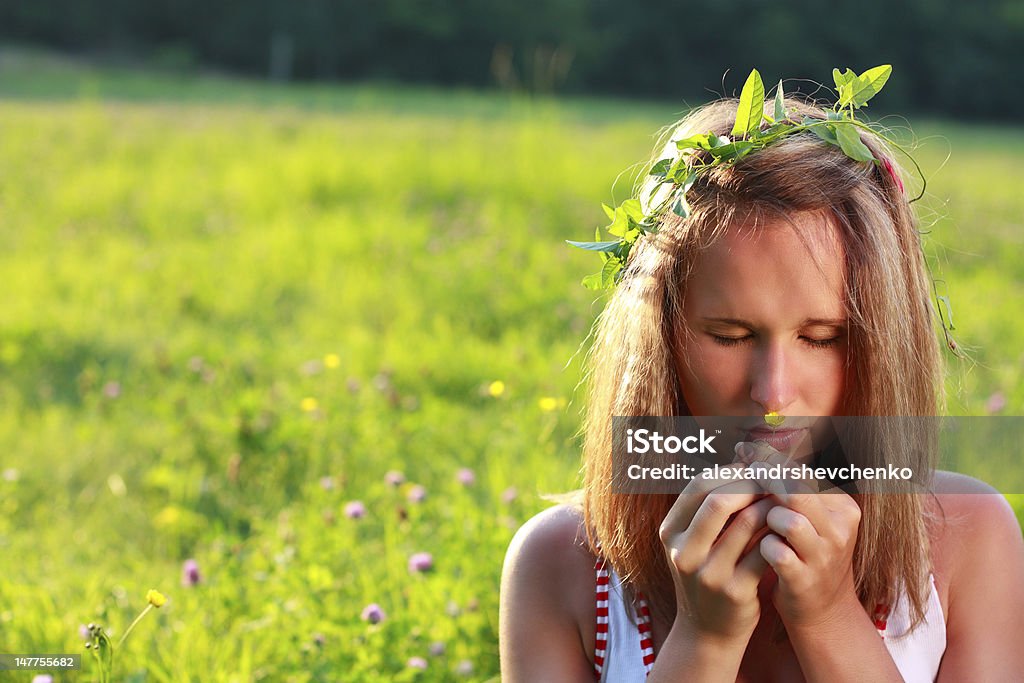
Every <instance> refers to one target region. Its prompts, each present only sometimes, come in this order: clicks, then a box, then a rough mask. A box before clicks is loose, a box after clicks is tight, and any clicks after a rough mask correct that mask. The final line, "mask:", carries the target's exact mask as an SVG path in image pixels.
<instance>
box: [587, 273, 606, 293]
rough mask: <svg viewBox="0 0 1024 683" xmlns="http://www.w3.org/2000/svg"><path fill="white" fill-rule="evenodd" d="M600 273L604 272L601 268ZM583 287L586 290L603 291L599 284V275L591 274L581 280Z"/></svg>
mask: <svg viewBox="0 0 1024 683" xmlns="http://www.w3.org/2000/svg"><path fill="white" fill-rule="evenodd" d="M601 272H602V273H603V272H604V269H603V268H602V269H601ZM583 286H584V287H586V288H587V289H594V290H598V289H604V286H603V285H602V284H601V273H591V274H590V275H588V276H586V277H585V278H583Z"/></svg>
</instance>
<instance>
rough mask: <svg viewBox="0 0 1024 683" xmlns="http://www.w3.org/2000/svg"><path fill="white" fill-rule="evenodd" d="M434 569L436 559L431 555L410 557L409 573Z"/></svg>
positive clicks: (419, 554)
mask: <svg viewBox="0 0 1024 683" xmlns="http://www.w3.org/2000/svg"><path fill="white" fill-rule="evenodd" d="M433 568H434V557H433V555H431V554H430V553H414V554H412V555H410V556H409V571H410V572H411V573H413V574H415V573H417V572H426V571H430V570H431V569H433Z"/></svg>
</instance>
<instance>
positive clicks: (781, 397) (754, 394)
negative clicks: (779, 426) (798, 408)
mask: <svg viewBox="0 0 1024 683" xmlns="http://www.w3.org/2000/svg"><path fill="white" fill-rule="evenodd" d="M792 360H793V359H789V358H787V357H786V351H785V349H784V348H782V346H781V345H779V344H773V343H770V344H768V345H766V346H765V347H764V348H763V350H762V352H761V353H760V354H757V355H756V356H755V358H754V364H753V367H752V368H751V377H750V398H751V399H753V400H754V401H755V402H757V403H758V404H759V405H760V406H761V407H762V408H763V409H764V411H765V412H766V413H768V412H772V411H774V412H777V413H782V414H786V412H787V410H788V409H789V408H791V407H792V406H793V405H794V403H795V401H796V387H795V384H794V378H793V370H794V369H795V368H794V367H793V365H792Z"/></svg>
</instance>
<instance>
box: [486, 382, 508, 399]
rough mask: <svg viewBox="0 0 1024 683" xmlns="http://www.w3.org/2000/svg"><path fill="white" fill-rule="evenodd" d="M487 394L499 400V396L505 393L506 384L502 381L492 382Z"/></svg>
mask: <svg viewBox="0 0 1024 683" xmlns="http://www.w3.org/2000/svg"><path fill="white" fill-rule="evenodd" d="M487 393H488V394H490V395H491V396H493V397H494V398H498V397H499V396H501V395H502V394H504V393H505V383H504V382H502V381H501V380H500V379H496V380H494V381H493V382H491V384H490V386H489V387H487Z"/></svg>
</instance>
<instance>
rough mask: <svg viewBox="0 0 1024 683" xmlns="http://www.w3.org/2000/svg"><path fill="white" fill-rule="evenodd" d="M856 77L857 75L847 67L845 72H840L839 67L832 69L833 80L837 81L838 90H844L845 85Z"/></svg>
mask: <svg viewBox="0 0 1024 683" xmlns="http://www.w3.org/2000/svg"><path fill="white" fill-rule="evenodd" d="M854 78H856V75H855V74H854V73H853V71H852V70H850V69H847V70H846V71H845V73H840V72H839V69H832V80H833V81H835V83H836V90H842V88H843V86H844V85H847V84H848V83H849V82H850V81H851V80H853V79H854Z"/></svg>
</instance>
